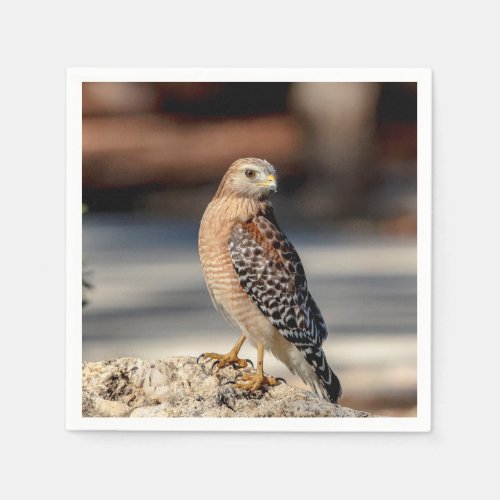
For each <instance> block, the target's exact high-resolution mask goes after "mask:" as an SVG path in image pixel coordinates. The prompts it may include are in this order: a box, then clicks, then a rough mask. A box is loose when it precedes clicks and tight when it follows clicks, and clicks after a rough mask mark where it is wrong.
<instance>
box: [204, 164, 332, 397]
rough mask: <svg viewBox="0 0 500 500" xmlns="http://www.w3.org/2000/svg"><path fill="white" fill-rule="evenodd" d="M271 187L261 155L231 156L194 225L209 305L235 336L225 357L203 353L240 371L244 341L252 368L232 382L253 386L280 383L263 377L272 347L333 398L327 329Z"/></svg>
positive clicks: (270, 171)
mask: <svg viewBox="0 0 500 500" xmlns="http://www.w3.org/2000/svg"><path fill="white" fill-rule="evenodd" d="M276 191H277V180H276V170H275V168H274V167H273V165H271V164H270V163H269V162H267V161H266V160H261V159H257V158H244V159H240V160H237V161H235V162H234V163H233V164H232V165H231V166H230V167H229V169H228V170H227V172H226V174H225V175H224V177H223V179H222V181H221V183H220V185H219V188H218V190H217V192H216V193H215V196H214V197H213V199H212V201H211V202H210V203H209V205H208V207H207V209H206V210H205V213H204V215H203V218H202V220H201V224H200V232H199V238H198V249H199V254H200V260H201V266H202V269H203V274H204V276H205V280H206V283H207V287H208V290H209V292H210V296H211V298H212V301H213V303H214V305H215V308H216V309H217V310H218V311H220V313H221V314H222V315H223V316H224V317H225V318H226V319H227V320H228V321H229V322H230V323H231V324H232V325H234V326H235V327H236V328H237V329H239V330H240V332H241V336H240V338H239V340H238V342H237V343H236V345H235V346H234V347H233V348H232V349H231V351H230V352H229V353H228V354H225V355H221V354H216V353H204V354H202V355H201V356H200V357H206V358H210V359H215V360H216V362H215V363H216V364H218V368H222V367H223V366H226V365H233V366H235V367H240V368H245V367H246V366H247V364H248V362H247V360H244V359H240V358H239V357H238V352H239V350H240V348H241V346H242V345H243V343H244V342H245V340H246V339H248V340H249V341H250V342H251V343H252V344H254V345H255V346H256V347H257V353H258V356H257V360H258V362H257V368H256V370H255V373H244V374H243V375H242V377H241V378H240V381H239V382H238V383H237V384H236V387H238V388H241V389H246V390H249V391H255V390H258V389H261V388H263V387H265V386H273V385H276V384H278V383H279V379H276V378H274V377H271V376H267V375H265V374H264V365H263V362H264V351H265V350H269V351H271V353H272V354H274V356H276V358H278V359H279V360H280V361H282V362H283V363H284V364H285V365H286V366H287V367H288V369H289V370H290V371H291V372H292V373H294V374H296V375H298V376H299V377H301V378H302V380H303V381H304V382H305V383H307V384H308V385H309V386H310V387H311V388H312V389H313V391H314V392H315V393H316V394H318V395H319V396H321V397H324V398H326V399H329V400H330V401H332V402H333V403H336V402H337V399H338V398H339V397H340V395H341V386H340V382H339V379H338V378H337V376H336V375H335V373H333V371H332V370H331V368H330V366H329V365H328V362H327V360H326V357H325V353H324V351H323V349H322V347H321V346H322V344H323V342H324V341H325V339H326V337H327V335H328V332H327V328H326V324H325V321H324V319H323V317H322V315H321V312H320V310H319V308H318V306H317V305H316V302H315V301H314V299H313V298H312V296H311V294H310V293H309V290H308V287H307V280H306V275H305V272H304V268H303V267H302V263H301V261H300V258H299V256H298V254H297V252H296V251H295V248H294V246H293V245H292V243H291V242H290V241H289V240H288V238H287V237H286V236H285V234H284V233H283V231H282V230H281V229H280V227H279V225H278V222H277V221H276V218H275V216H274V212H273V207H272V205H271V202H270V200H269V195H270V193H271V192H276Z"/></svg>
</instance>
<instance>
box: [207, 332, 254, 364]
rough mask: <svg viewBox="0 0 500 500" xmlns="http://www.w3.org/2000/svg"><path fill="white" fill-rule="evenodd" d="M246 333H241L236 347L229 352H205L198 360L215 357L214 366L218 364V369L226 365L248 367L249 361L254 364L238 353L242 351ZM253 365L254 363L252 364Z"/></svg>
mask: <svg viewBox="0 0 500 500" xmlns="http://www.w3.org/2000/svg"><path fill="white" fill-rule="evenodd" d="M245 339H246V337H245V335H241V337H240V338H239V339H238V342H236V344H235V345H234V347H233V348H232V349H231V350H230V351H229V352H228V353H227V354H216V353H215V352H204V353H203V354H201V355H200V356H199V357H198V360H199V359H201V358H208V359H215V363H214V366H215V365H217V370H220V369H221V368H224V366H228V365H232V366H234V367H236V368H246V367H247V366H248V363H250V364H252V362H251V361H250V360H249V359H241V358H239V357H238V353H239V352H240V349H241V346H242V345H243V342H245ZM252 366H253V364H252Z"/></svg>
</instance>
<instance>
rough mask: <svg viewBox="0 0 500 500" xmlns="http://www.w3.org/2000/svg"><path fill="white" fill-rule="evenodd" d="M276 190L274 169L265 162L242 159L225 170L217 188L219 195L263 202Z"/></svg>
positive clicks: (254, 159)
mask: <svg viewBox="0 0 500 500" xmlns="http://www.w3.org/2000/svg"><path fill="white" fill-rule="evenodd" d="M277 190H278V181H277V180H276V169H275V168H274V167H273V166H272V165H271V164H270V163H269V162H268V161H266V160H260V159H259V158H242V159H240V160H236V161H235V162H234V163H233V164H232V165H231V166H230V167H229V168H228V170H227V172H226V174H225V175H224V177H223V179H222V182H221V183H220V186H219V191H218V192H219V193H220V194H224V195H233V196H242V197H245V198H253V199H256V200H265V199H267V198H268V197H269V194H270V193H271V191H272V192H274V193H276V192H277Z"/></svg>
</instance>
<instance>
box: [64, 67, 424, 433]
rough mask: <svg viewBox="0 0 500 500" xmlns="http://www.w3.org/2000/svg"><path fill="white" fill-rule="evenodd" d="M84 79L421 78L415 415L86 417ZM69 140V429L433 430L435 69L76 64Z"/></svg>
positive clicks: (70, 80) (70, 77) (70, 87)
mask: <svg viewBox="0 0 500 500" xmlns="http://www.w3.org/2000/svg"><path fill="white" fill-rule="evenodd" d="M86 81H95V82H99V81H100V82H112V81H114V82H155V81H159V82H162V81H176V82H183V81H186V82H190V81H233V82H237V81H255V82H258V81H282V82H298V81H302V82H327V81H331V82H417V84H418V105H417V112H418V125H417V130H418V132H417V133H418V160H417V164H418V230H417V234H418V244H417V258H418V271H417V279H418V299H417V304H418V335H417V383H418V387H417V399H418V409H417V413H418V414H417V417H411V418H404V417H391V418H388V417H387V418H386V417H382V418H369V419H365V418H320V417H317V418H224V419H217V418H83V417H82V415H81V401H82V380H81V375H82V373H81V365H82V310H81V302H82V301H81V294H82V290H81V273H82V213H81V203H82V82H86ZM66 144H67V151H66V160H67V169H66V172H67V173H66V175H67V178H66V189H67V199H66V252H67V253H66V273H67V274H66V287H67V288H66V428H67V429H68V430H133V431H139V430H147V431H159V430H162V431H309V432H311V431H312V432H324V431H342V432H345V431H349V432H352V431H361V432H373V431H386V432H401V431H413V432H427V431H430V430H431V234H432V220H431V214H432V212H431V202H432V170H431V164H432V73H431V70H430V69H421V68H419V69H409V68H404V69H395V68H391V69H350V68H342V69H340V68H339V69H326V68H320V69H298V68H286V69H285V68H282V69H281V68H280V69H261V68H259V69H257V68H245V69H243V68H241V69H227V68H175V69H174V68H170V69H163V68H70V69H68V70H67V140H66Z"/></svg>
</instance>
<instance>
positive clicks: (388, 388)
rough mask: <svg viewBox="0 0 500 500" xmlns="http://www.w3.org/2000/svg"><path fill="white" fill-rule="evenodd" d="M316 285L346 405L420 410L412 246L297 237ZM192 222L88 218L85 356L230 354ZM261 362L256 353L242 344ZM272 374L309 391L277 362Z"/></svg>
mask: <svg viewBox="0 0 500 500" xmlns="http://www.w3.org/2000/svg"><path fill="white" fill-rule="evenodd" d="M286 230H287V233H288V235H289V237H290V239H291V240H292V241H293V242H294V244H295V246H296V248H297V250H298V252H299V254H300V256H301V258H302V261H303V263H304V267H305V269H306V273H307V276H308V282H309V287H310V290H311V292H312V294H313V296H314V297H315V299H316V301H317V302H318V304H319V306H320V308H321V310H322V312H323V316H324V317H325V320H326V321H327V324H328V327H329V332H330V334H329V338H328V340H327V341H326V343H325V345H324V347H325V351H326V353H327V356H328V359H329V360H330V363H331V365H332V366H333V368H334V370H335V371H336V373H337V374H338V376H339V378H340V379H341V382H342V385H343V389H344V397H343V398H342V400H341V403H342V404H343V405H346V406H351V407H353V408H356V409H362V410H366V411H370V412H376V413H378V414H384V415H404V416H407V415H408V416H411V415H414V414H415V413H416V331H417V279H416V242H415V241H414V240H411V239H404V240H401V239H398V240H395V239H386V238H374V237H370V238H366V237H364V238H362V237H356V238H355V237H352V236H347V235H335V234H324V232H321V231H315V232H312V233H308V232H303V231H298V230H296V231H293V230H291V229H289V228H288V227H286ZM196 238H197V227H196V225H195V224H181V223H173V222H171V221H164V220H154V221H152V220H144V219H130V218H116V217H114V218H110V217H102V216H96V215H91V214H88V215H86V216H85V217H84V232H83V242H84V243H83V251H84V260H85V267H86V268H87V269H89V270H90V274H89V276H88V277H89V280H90V281H91V283H92V284H93V285H94V289H93V290H91V292H90V293H89V294H88V298H89V301H90V302H89V305H88V306H87V307H86V308H85V309H84V313H83V359H84V360H85V361H98V360H103V359H109V358H114V357H120V356H136V357H141V358H144V359H161V358H166V357H169V356H173V355H193V356H195V355H198V354H199V353H201V352H204V351H215V352H227V351H228V350H229V348H230V347H231V346H232V345H233V343H234V342H235V341H236V339H237V337H238V332H236V331H235V330H233V329H232V328H231V327H230V326H229V325H228V324H227V323H226V322H225V321H224V320H223V319H222V318H221V317H220V316H219V314H218V313H217V312H216V311H215V310H214V309H213V306H212V303H211V301H210V297H209V295H208V292H207V291H206V288H205V283H204V281H203V276H202V273H201V269H200V266H199V261H198V256H197V250H196ZM242 355H243V357H248V358H251V359H253V360H254V361H255V355H256V353H255V349H253V348H252V347H251V346H250V345H248V346H246V345H245V346H244V347H243V349H242ZM264 366H265V370H266V372H268V373H271V374H273V375H275V376H281V377H284V378H285V379H286V380H287V382H288V383H291V384H295V385H299V386H303V384H302V382H301V381H300V379H298V378H297V377H294V376H292V375H291V374H290V372H288V370H287V369H286V367H284V366H283V365H282V364H281V363H280V362H278V361H277V360H275V359H274V358H273V357H272V356H267V357H266V358H265V365H264Z"/></svg>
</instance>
